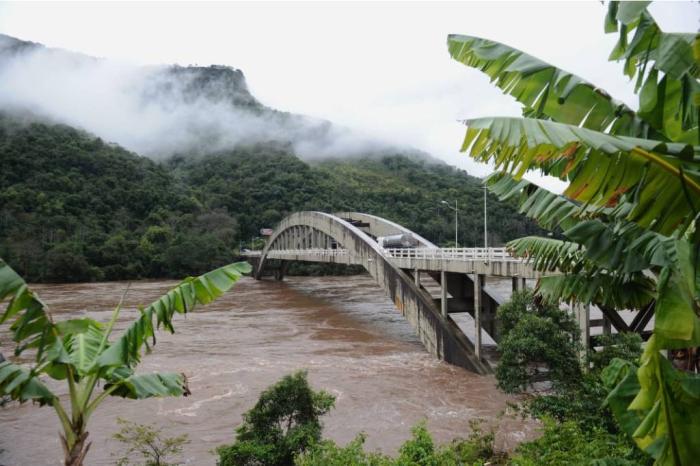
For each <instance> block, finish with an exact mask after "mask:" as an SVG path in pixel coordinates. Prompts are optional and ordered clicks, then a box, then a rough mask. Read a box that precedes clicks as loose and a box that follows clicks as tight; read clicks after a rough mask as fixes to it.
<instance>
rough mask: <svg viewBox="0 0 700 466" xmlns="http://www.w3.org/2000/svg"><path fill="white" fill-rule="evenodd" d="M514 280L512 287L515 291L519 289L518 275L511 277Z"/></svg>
mask: <svg viewBox="0 0 700 466" xmlns="http://www.w3.org/2000/svg"><path fill="white" fill-rule="evenodd" d="M511 280H512V287H513V293H515V292H516V291H518V281H519V280H520V279H519V278H518V277H511Z"/></svg>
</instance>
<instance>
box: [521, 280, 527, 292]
mask: <svg viewBox="0 0 700 466" xmlns="http://www.w3.org/2000/svg"><path fill="white" fill-rule="evenodd" d="M519 289H520V291H522V290H526V289H527V278H525V277H522V278H520V287H519Z"/></svg>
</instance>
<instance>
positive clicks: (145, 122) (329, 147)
mask: <svg viewBox="0 0 700 466" xmlns="http://www.w3.org/2000/svg"><path fill="white" fill-rule="evenodd" d="M0 109H3V110H5V111H9V112H24V113H30V114H32V115H36V116H39V117H41V118H45V119H48V120H51V121H54V122H60V123H65V124H68V125H71V126H75V127H78V128H81V129H84V130H86V131H88V132H90V133H93V134H95V135H97V136H99V137H101V138H102V139H104V140H106V141H108V142H116V143H118V144H119V145H121V146H123V147H125V148H127V149H129V150H131V151H134V152H136V153H139V154H141V155H145V156H148V157H151V158H164V157H168V156H171V155H173V154H200V155H201V154H206V153H211V152H217V151H222V150H227V149H233V148H236V147H239V146H246V145H252V144H257V143H266V142H275V143H282V144H286V145H291V147H292V149H293V151H294V152H295V153H296V154H297V155H299V156H300V157H302V158H304V159H307V160H308V159H314V158H328V157H336V156H342V157H351V156H357V155H361V154H367V153H377V152H384V151H387V150H390V147H391V146H390V144H388V143H384V142H381V141H378V140H377V139H376V138H370V137H368V136H365V135H362V134H360V133H359V132H357V131H352V130H349V129H347V128H343V127H339V126H336V125H333V124H331V123H330V122H328V121H325V120H321V119H314V118H309V117H305V116H301V115H294V114H290V113H285V112H281V111H277V110H274V109H271V108H269V107H266V106H265V105H263V104H262V103H260V102H259V101H258V100H257V99H256V98H255V97H253V96H252V95H251V94H250V92H249V91H248V87H247V83H246V81H245V78H244V76H243V73H242V72H241V71H240V70H236V69H234V68H230V67H224V66H211V67H182V66H177V65H168V66H166V65H161V66H136V65H133V64H130V63H125V62H119V61H115V60H109V59H98V58H93V57H89V56H85V55H81V54H77V53H73V52H68V51H64V50H59V49H50V48H46V47H43V46H40V45H37V44H31V43H27V42H22V41H18V40H16V39H13V38H10V37H8V36H2V35H0Z"/></svg>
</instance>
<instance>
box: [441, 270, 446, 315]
mask: <svg viewBox="0 0 700 466" xmlns="http://www.w3.org/2000/svg"><path fill="white" fill-rule="evenodd" d="M440 313H441V314H442V315H443V317H447V274H446V273H445V271H444V270H441V271H440Z"/></svg>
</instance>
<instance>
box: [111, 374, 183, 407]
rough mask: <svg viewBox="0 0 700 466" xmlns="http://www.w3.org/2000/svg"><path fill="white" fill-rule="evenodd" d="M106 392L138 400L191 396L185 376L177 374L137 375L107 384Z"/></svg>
mask: <svg viewBox="0 0 700 466" xmlns="http://www.w3.org/2000/svg"><path fill="white" fill-rule="evenodd" d="M105 390H106V391H108V392H109V393H110V394H111V395H113V396H120V397H122V398H134V399H138V400H142V399H145V398H153V397H162V396H182V395H183V394H189V391H188V389H187V384H186V379H185V377H184V375H182V374H175V373H153V374H135V375H131V376H129V377H127V378H125V379H121V380H116V381H114V382H110V383H108V384H106V385H105Z"/></svg>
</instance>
